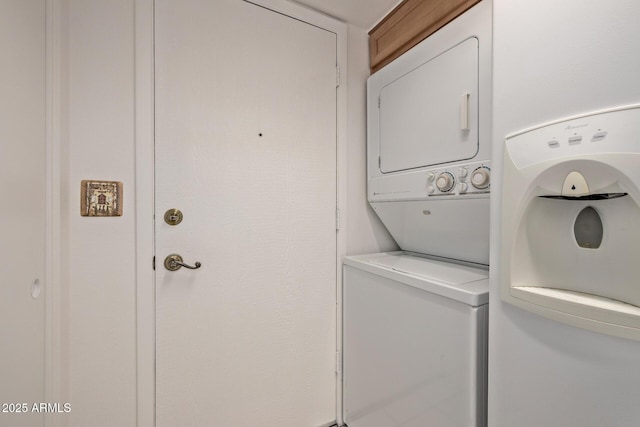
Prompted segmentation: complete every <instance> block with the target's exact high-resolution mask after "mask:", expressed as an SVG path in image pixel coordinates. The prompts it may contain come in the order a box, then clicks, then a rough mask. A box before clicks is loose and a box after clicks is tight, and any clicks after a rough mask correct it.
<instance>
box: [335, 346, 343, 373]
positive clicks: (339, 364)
mask: <svg viewBox="0 0 640 427" xmlns="http://www.w3.org/2000/svg"><path fill="white" fill-rule="evenodd" d="M341 373H342V353H340V352H339V351H337V352H336V374H338V375H340V374H341Z"/></svg>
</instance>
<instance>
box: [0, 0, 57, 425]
mask: <svg viewBox="0 0 640 427" xmlns="http://www.w3.org/2000/svg"><path fill="white" fill-rule="evenodd" d="M44 24H45V2H44V0H2V1H0V183H1V187H0V201H1V206H2V207H1V213H0V259H1V260H2V273H1V274H0V340H1V344H0V347H1V348H2V350H0V403H16V402H29V404H30V403H31V402H40V401H42V400H43V399H44V351H45V347H44V344H45V299H46V298H47V295H48V289H47V288H48V285H49V283H48V282H47V280H46V278H45V212H46V210H45V201H46V187H45V171H46V168H45V165H46V164H45V152H46V150H45V148H46V145H45V135H46V129H45V105H46V103H45V95H46V92H45V76H46V74H45V59H46V51H45V46H46V44H45V40H46V39H45V34H46V33H45V26H44ZM35 280H38V281H39V283H40V286H41V289H43V291H42V292H41V293H40V295H39V296H38V297H37V298H33V297H32V289H31V288H32V284H33V283H34V281H35ZM0 409H6V408H0ZM28 409H29V411H30V409H31V408H30V407H29V408H28ZM29 411H28V412H29ZM3 412H4V411H3ZM42 420H43V416H42V415H41V414H34V413H27V414H22V413H19V414H10V413H0V425H2V426H4V425H11V426H12V427H19V426H39V425H40V426H41V425H42Z"/></svg>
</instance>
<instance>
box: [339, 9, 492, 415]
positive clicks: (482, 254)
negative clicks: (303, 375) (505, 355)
mask: <svg viewBox="0 0 640 427" xmlns="http://www.w3.org/2000/svg"><path fill="white" fill-rule="evenodd" d="M491 12H492V9H491V2H490V1H489V0H483V1H481V2H479V3H478V4H476V5H475V6H474V7H472V8H471V9H469V10H468V11H466V12H465V13H464V14H462V15H461V16H459V17H458V18H456V19H455V20H454V21H452V22H450V23H449V24H447V25H446V26H445V27H443V28H442V29H440V30H439V31H437V32H436V33H434V34H433V35H431V36H430V37H428V38H427V39H426V40H424V41H423V42H421V43H420V44H418V45H417V46H415V47H414V48H412V49H411V50H409V51H408V52H407V53H405V54H404V55H402V56H401V57H399V58H397V59H396V60H395V61H393V62H392V63H390V64H389V65H387V66H385V67H384V68H382V69H381V70H380V71H378V72H376V73H375V74H373V75H372V76H371V77H370V78H369V79H368V81H367V106H368V107H367V175H368V185H367V192H368V201H369V204H370V205H371V207H372V208H373V210H374V211H375V212H376V214H377V215H378V216H379V217H380V219H381V221H382V223H383V224H384V225H385V227H386V228H387V230H389V232H390V234H391V235H392V236H393V238H394V239H395V241H396V242H397V244H398V246H399V247H400V249H402V251H399V252H394V253H382V254H371V255H363V256H353V257H347V258H346V259H345V260H344V275H343V304H342V315H343V329H342V331H343V340H342V346H343V347H342V379H343V382H342V391H343V396H342V397H343V399H342V405H343V409H342V415H343V418H344V420H343V421H344V422H345V423H346V424H347V425H348V426H349V427H383V426H384V427H400V426H402V427H412V426H415V427H424V426H438V427H484V426H486V375H487V368H486V365H487V363H486V362H487V360H486V348H487V302H488V293H489V286H488V264H489V198H490V194H491V132H490V128H491V114H490V113H491V96H490V94H491V17H492V13H491Z"/></svg>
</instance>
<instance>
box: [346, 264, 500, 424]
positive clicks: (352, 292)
mask: <svg viewBox="0 0 640 427" xmlns="http://www.w3.org/2000/svg"><path fill="white" fill-rule="evenodd" d="M344 278H345V287H344V300H343V306H344V318H343V325H344V336H343V339H344V348H343V352H344V366H345V372H344V374H345V375H344V388H345V390H347V393H345V397H344V408H345V411H344V418H345V422H346V424H347V425H348V426H349V427H390V426H403V427H425V426H440V427H441V426H456V427H469V426H484V425H485V424H484V422H485V421H484V420H485V419H486V410H487V407H486V383H487V376H486V375H487V371H486V369H485V366H486V363H487V336H486V333H487V332H486V331H487V320H488V318H487V314H488V297H489V293H488V289H489V274H488V271H487V270H486V269H481V268H477V267H471V266H467V265H458V264H453V263H451V262H444V261H438V260H433V259H429V258H425V257H423V256H420V255H418V254H408V253H406V252H395V253H393V252H392V253H380V254H372V255H362V256H353V257H347V258H346V259H345V262H344Z"/></svg>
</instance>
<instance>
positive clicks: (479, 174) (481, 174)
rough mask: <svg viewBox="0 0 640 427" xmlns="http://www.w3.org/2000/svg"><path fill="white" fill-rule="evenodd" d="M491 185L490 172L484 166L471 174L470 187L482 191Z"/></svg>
mask: <svg viewBox="0 0 640 427" xmlns="http://www.w3.org/2000/svg"><path fill="white" fill-rule="evenodd" d="M489 184H491V171H490V170H489V168H488V167H486V166H480V167H479V168H478V169H476V170H474V171H473V173H472V174H471V185H473V186H474V187H475V188H478V189H481V190H482V189H484V188H487V187H489Z"/></svg>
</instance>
